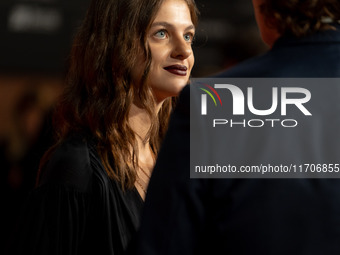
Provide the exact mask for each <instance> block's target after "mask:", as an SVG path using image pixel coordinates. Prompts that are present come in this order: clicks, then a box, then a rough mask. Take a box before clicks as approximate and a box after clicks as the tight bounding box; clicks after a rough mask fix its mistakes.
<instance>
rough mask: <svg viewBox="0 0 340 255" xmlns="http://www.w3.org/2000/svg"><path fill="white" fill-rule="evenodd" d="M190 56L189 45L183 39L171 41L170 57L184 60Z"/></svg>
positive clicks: (190, 49)
mask: <svg viewBox="0 0 340 255" xmlns="http://www.w3.org/2000/svg"><path fill="white" fill-rule="evenodd" d="M191 54H192V48H191V43H190V42H188V41H186V40H185V39H184V37H181V38H174V39H173V49H172V52H171V57H172V58H176V59H180V60H184V59H186V58H188V57H189V56H190V55H191Z"/></svg>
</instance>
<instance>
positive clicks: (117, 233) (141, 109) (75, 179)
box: [9, 0, 197, 255]
mask: <svg viewBox="0 0 340 255" xmlns="http://www.w3.org/2000/svg"><path fill="white" fill-rule="evenodd" d="M196 23H197V9H196V6H195V2H194V0H93V1H92V2H91V4H90V7H89V9H88V12H87V14H86V17H85V20H84V22H83V24H82V26H81V27H80V30H79V32H78V34H77V36H76V38H75V41H74V44H73V48H72V52H71V61H70V70H69V74H68V79H67V87H66V89H65V92H64V94H63V95H62V97H61V99H60V102H59V104H58V106H57V111H56V115H55V131H56V134H57V142H56V144H55V145H54V146H53V147H52V148H51V149H50V150H49V151H47V153H46V154H45V155H44V157H43V158H42V160H41V166H40V172H39V175H38V179H37V187H36V189H35V190H33V192H32V193H31V194H30V196H29V198H28V200H27V202H26V205H25V207H24V210H23V212H22V216H21V217H20V219H19V222H18V225H17V231H16V232H15V234H14V235H13V238H12V241H13V242H12V245H11V246H10V249H9V253H10V254H49V255H52V254H62V255H65V254H73V255H75V254H101V255H104V254H105V255H113V254H114V255H118V254H124V253H125V249H126V247H127V245H128V243H129V242H130V239H131V238H132V236H133V235H134V234H135V232H136V230H137V228H138V226H139V220H140V212H141V209H142V207H143V203H144V197H145V193H146V189H147V185H148V182H149V176H150V175H151V171H152V169H153V165H154V160H155V158H156V157H157V154H158V150H159V146H160V142H161V141H162V138H163V136H164V134H165V131H166V129H167V124H168V118H169V115H170V112H171V109H172V105H173V101H174V97H176V96H177V95H178V93H179V92H180V91H181V89H182V88H183V87H184V86H185V85H186V84H187V82H188V80H189V77H190V73H191V69H192V67H193V64H194V56H193V52H192V46H191V45H192V40H193V37H194V34H195V25H196Z"/></svg>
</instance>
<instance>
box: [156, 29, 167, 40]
mask: <svg viewBox="0 0 340 255" xmlns="http://www.w3.org/2000/svg"><path fill="white" fill-rule="evenodd" d="M155 37H157V38H160V39H164V38H165V37H166V32H165V31H164V30H160V31H158V32H157V33H155Z"/></svg>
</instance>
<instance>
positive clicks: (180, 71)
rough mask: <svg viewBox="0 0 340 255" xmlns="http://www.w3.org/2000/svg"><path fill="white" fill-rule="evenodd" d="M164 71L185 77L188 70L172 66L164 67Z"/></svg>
mask: <svg viewBox="0 0 340 255" xmlns="http://www.w3.org/2000/svg"><path fill="white" fill-rule="evenodd" d="M164 69H165V70H167V71H168V72H169V73H172V74H175V75H179V76H186V75H187V70H188V68H187V67H186V66H182V65H172V66H167V67H164Z"/></svg>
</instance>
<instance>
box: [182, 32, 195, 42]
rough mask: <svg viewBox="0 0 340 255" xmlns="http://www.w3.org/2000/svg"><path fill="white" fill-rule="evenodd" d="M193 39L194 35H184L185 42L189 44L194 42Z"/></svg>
mask: <svg viewBox="0 0 340 255" xmlns="http://www.w3.org/2000/svg"><path fill="white" fill-rule="evenodd" d="M193 38H194V36H193V35H192V34H186V35H184V40H185V41H187V42H192V41H193Z"/></svg>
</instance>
